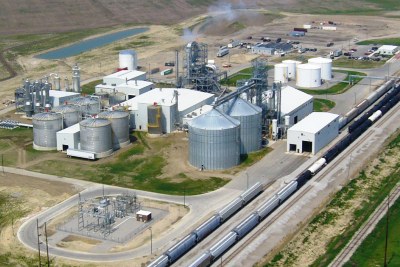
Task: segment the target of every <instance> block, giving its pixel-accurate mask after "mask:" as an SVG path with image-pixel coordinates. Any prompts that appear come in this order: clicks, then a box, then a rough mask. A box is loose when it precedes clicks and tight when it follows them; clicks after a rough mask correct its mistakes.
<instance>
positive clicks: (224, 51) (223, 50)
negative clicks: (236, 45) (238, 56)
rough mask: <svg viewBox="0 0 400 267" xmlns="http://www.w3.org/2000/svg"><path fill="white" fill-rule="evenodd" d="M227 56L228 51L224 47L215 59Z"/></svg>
mask: <svg viewBox="0 0 400 267" xmlns="http://www.w3.org/2000/svg"><path fill="white" fill-rule="evenodd" d="M227 54H229V49H228V48H227V47H226V46H225V47H221V48H220V49H219V50H218V53H217V57H223V56H225V55H227Z"/></svg>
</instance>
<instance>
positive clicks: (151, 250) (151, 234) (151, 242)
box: [149, 227, 153, 254]
mask: <svg viewBox="0 0 400 267" xmlns="http://www.w3.org/2000/svg"><path fill="white" fill-rule="evenodd" d="M149 230H150V254H153V230H151V227H149Z"/></svg>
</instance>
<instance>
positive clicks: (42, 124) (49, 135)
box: [32, 112, 62, 150]
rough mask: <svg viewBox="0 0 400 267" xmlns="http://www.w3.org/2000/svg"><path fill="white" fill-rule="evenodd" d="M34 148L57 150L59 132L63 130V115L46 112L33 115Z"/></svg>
mask: <svg viewBox="0 0 400 267" xmlns="http://www.w3.org/2000/svg"><path fill="white" fill-rule="evenodd" d="M32 124H33V148H34V149H36V150H56V149H57V132H58V131H60V130H62V116H61V114H59V113H53V112H46V113H38V114H35V115H33V116H32Z"/></svg>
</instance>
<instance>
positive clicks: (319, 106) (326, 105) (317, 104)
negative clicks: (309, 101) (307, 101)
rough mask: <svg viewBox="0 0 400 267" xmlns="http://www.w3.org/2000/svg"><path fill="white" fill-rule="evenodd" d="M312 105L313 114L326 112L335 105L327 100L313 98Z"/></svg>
mask: <svg viewBox="0 0 400 267" xmlns="http://www.w3.org/2000/svg"><path fill="white" fill-rule="evenodd" d="M313 105H314V106H313V110H314V111H315V112H327V111H329V110H331V109H332V108H334V107H335V105H336V103H335V102H333V101H331V100H328V99H322V98H314V101H313Z"/></svg>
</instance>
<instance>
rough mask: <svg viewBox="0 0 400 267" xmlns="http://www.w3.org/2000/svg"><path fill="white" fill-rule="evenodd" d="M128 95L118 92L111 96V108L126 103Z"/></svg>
mask: <svg viewBox="0 0 400 267" xmlns="http://www.w3.org/2000/svg"><path fill="white" fill-rule="evenodd" d="M125 98H126V95H125V94H124V93H120V92H116V93H112V94H110V95H109V101H110V106H114V105H118V104H119V103H122V102H124V101H125Z"/></svg>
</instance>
